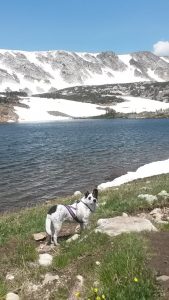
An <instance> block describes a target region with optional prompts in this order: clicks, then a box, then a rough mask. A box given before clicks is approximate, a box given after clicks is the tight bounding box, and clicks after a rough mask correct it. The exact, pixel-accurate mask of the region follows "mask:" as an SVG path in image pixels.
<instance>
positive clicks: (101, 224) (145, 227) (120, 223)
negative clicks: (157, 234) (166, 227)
mask: <svg viewBox="0 0 169 300" xmlns="http://www.w3.org/2000/svg"><path fill="white" fill-rule="evenodd" d="M97 225H98V227H97V228H96V229H95V232H103V233H106V234H108V235H110V236H116V235H119V234H121V233H125V232H126V233H129V232H140V231H157V228H156V227H155V226H153V224H152V223H151V222H150V221H149V220H147V219H144V218H140V217H123V216H119V217H115V218H108V219H99V220H98V222H97Z"/></svg>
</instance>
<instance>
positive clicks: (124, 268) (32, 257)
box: [0, 174, 169, 300]
mask: <svg viewBox="0 0 169 300" xmlns="http://www.w3.org/2000/svg"><path fill="white" fill-rule="evenodd" d="M168 185H169V176H168V174H166V175H160V176H155V177H149V178H145V179H141V180H137V181H133V182H131V183H127V184H125V185H122V186H120V187H118V188H117V187H116V188H113V189H109V190H106V191H104V192H100V193H99V207H98V209H97V210H96V213H95V214H93V216H92V218H91V227H90V229H89V230H86V231H85V232H84V233H82V234H81V235H80V236H79V238H78V239H77V240H75V241H72V242H70V243H67V242H66V240H67V239H68V238H69V237H70V235H72V234H73V233H74V230H75V229H74V227H72V226H70V225H69V226H66V225H65V227H64V228H63V230H62V232H61V234H60V246H59V247H54V248H53V247H52V248H51V249H49V248H46V250H45V248H43V247H44V242H43V241H41V242H40V241H35V240H34V239H33V234H34V233H37V232H41V231H43V230H44V220H45V215H46V212H47V211H48V209H49V207H50V206H51V205H52V204H53V203H72V201H74V199H75V197H69V198H67V199H57V200H56V201H55V202H52V203H47V204H45V205H42V206H37V207H34V208H29V209H25V210H23V211H20V212H16V213H7V214H5V215H4V216H1V220H0V254H1V260H0V268H1V275H0V299H4V297H5V295H6V294H7V292H13V293H14V294H15V295H16V297H18V298H15V299H20V300H30V299H31V300H34V299H36V300H38V299H43V300H45V299H46V300H47V299H48V300H57V299H60V300H66V299H69V300H76V299H83V300H87V299H91V300H96V299H103V300H104V299H106V300H112V299H118V300H124V299H125V300H131V299H133V300H140V299H146V300H155V299H157V300H160V299H161V300H164V299H168V287H169V285H168V282H169V281H168V278H169V277H168V276H169V268H168V246H169V244H168V240H169V239H168V238H169V232H168V230H169V225H168V224H169V223H168V219H169V215H168V214H169V197H168V195H169V194H168V193H167V191H168ZM164 190H165V191H166V192H165V193H164ZM162 191H163V192H162ZM143 194H145V195H147V194H151V195H149V198H147V200H146V197H147V196H146V197H141V195H143ZM150 196H153V197H154V198H152V197H150ZM148 199H149V200H148ZM155 208H156V213H155V210H154V209H155ZM157 208H158V209H157ZM161 208H162V210H161ZM153 211H154V213H153ZM160 212H161V214H160ZM164 212H165V219H164ZM127 214H128V215H129V216H131V217H133V216H137V217H138V218H140V220H151V222H152V224H153V225H154V226H155V227H156V228H157V229H158V230H159V231H158V232H156V231H155V232H149V233H145V232H140V233H138V232H137V233H123V234H121V235H119V236H117V237H116V236H114V237H112V236H109V235H107V234H105V233H104V234H103V233H99V232H97V233H96V232H95V231H94V229H95V228H96V226H97V225H96V224H97V221H98V219H100V218H101V219H103V218H110V217H111V218H113V219H114V218H115V217H116V218H117V216H122V217H121V218H122V219H123V220H128V219H130V218H131V217H128V216H127ZM161 216H163V219H161ZM115 220H116V219H115ZM164 220H165V221H164ZM148 222H149V221H148ZM43 249H44V250H43ZM42 252H45V253H46V252H47V253H49V254H50V255H51V257H52V264H51V265H48V266H46V267H45V266H40V265H39V262H38V258H39V256H40V253H42ZM50 255H49V257H50ZM161 275H163V278H165V279H164V280H166V281H162V279H161V277H160V276H161ZM164 275H165V276H164ZM97 297H98V298H97ZM99 297H100V298H99Z"/></svg>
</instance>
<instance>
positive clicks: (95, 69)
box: [0, 50, 169, 94]
mask: <svg viewBox="0 0 169 300" xmlns="http://www.w3.org/2000/svg"><path fill="white" fill-rule="evenodd" d="M167 80H169V58H167V57H165V58H164V57H158V56H156V55H154V54H153V53H151V52H137V53H131V54H127V55H116V54H115V53H113V52H102V53H78V52H77V53H76V52H68V51H43V52H27V51H16V50H0V91H16V90H17V91H19V90H21V91H26V92H27V93H29V94H31V93H42V92H48V91H53V90H56V89H61V88H65V87H69V86H76V85H86V84H88V85H94V84H106V83H109V84H112V83H124V82H138V81H167Z"/></svg>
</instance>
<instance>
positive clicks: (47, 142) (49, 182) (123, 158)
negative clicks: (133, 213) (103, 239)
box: [0, 119, 169, 211]
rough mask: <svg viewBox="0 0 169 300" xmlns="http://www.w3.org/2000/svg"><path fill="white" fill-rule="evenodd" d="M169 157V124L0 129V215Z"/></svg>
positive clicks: (92, 123) (75, 123)
mask: <svg viewBox="0 0 169 300" xmlns="http://www.w3.org/2000/svg"><path fill="white" fill-rule="evenodd" d="M167 158H169V120H167V119H164V120H122V119H116V120H78V121H68V122H55V123H42V124H37V123H34V124H1V125H0V211H4V210H13V209H16V208H19V207H25V206H30V205H34V204H36V203H37V202H44V201H46V200H48V199H53V198H56V197H58V196H62V195H71V194H72V193H74V191H76V190H81V191H82V192H84V191H85V190H86V189H91V188H93V187H94V186H96V185H98V184H100V183H102V182H105V181H108V180H112V179H114V178H115V177H117V176H120V175H122V174H124V173H126V172H127V171H135V170H136V169H137V168H138V167H139V166H141V165H144V164H146V163H149V162H152V161H157V160H164V159H167Z"/></svg>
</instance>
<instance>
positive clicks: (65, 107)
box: [15, 97, 106, 122]
mask: <svg viewBox="0 0 169 300" xmlns="http://www.w3.org/2000/svg"><path fill="white" fill-rule="evenodd" d="M20 102H21V103H22V104H24V105H26V106H25V107H20V106H15V112H16V114H17V115H18V117H19V119H18V121H19V122H47V121H48V122H51V121H58V120H70V119H72V118H83V117H92V116H98V115H102V114H105V113H106V110H105V109H104V108H103V107H101V106H99V105H96V104H91V103H84V102H77V101H71V100H64V99H47V98H39V97H29V98H26V99H24V100H22V101H20ZM50 112H53V113H56V115H53V114H51V113H50Z"/></svg>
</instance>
